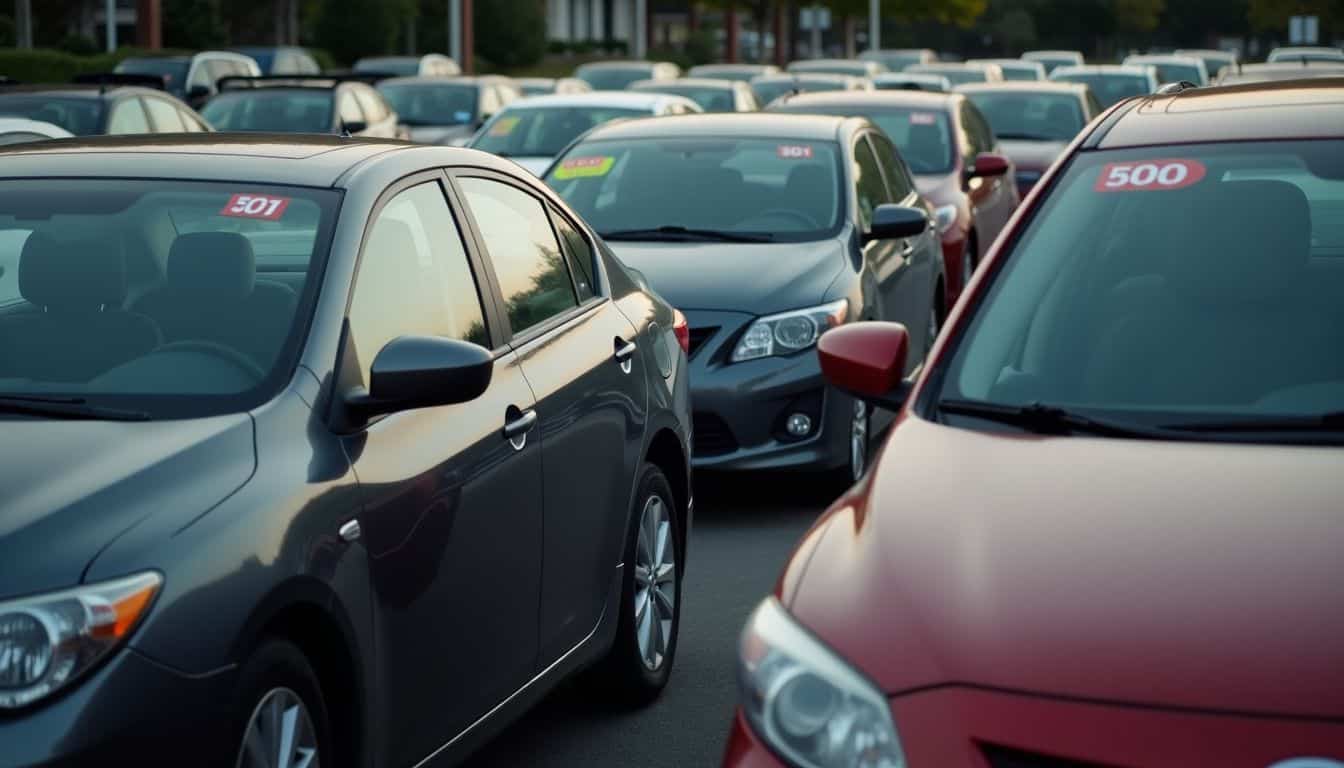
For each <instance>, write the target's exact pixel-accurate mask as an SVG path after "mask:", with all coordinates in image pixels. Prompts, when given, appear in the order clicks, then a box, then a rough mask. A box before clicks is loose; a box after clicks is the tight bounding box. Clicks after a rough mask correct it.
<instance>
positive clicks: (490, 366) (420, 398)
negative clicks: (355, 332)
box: [345, 336, 495, 418]
mask: <svg viewBox="0 0 1344 768" xmlns="http://www.w3.org/2000/svg"><path fill="white" fill-rule="evenodd" d="M494 371H495V359H494V357H493V356H492V355H491V354H490V351H489V350H487V349H485V348H484V347H481V346H478V345H476V344H472V343H470V342H466V341H458V340H456V339H445V338H442V337H439V336H400V337H398V338H395V339H393V340H392V341H389V342H388V343H387V345H386V346H384V347H383V348H382V349H381V350H380V351H379V352H378V355H377V356H376V357H374V359H373V366H372V367H371V370H370V376H369V379H370V381H369V390H368V392H365V391H364V390H362V389H360V390H356V391H355V392H352V393H351V394H350V395H348V396H347V397H346V398H345V402H346V406H347V407H349V408H350V409H351V411H352V412H353V413H354V414H355V415H357V416H358V417H360V418H368V417H370V416H376V415H378V414H382V413H394V412H397V411H408V410H411V409H413V408H430V407H433V406H437V405H452V404H454V403H465V402H468V401H470V400H475V399H476V398H478V397H480V396H481V394H483V393H484V392H485V390H486V389H487V388H488V387H489V386H490V377H491V376H492V375H493V374H494Z"/></svg>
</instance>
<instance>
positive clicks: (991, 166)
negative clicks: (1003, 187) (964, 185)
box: [971, 152, 1008, 177]
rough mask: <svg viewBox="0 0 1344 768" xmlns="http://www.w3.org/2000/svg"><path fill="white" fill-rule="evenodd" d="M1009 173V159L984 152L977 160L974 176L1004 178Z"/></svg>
mask: <svg viewBox="0 0 1344 768" xmlns="http://www.w3.org/2000/svg"><path fill="white" fill-rule="evenodd" d="M1007 172H1008V158H1006V157H1004V156H1003V155H995V154H991V153H989V152H982V153H981V154H979V155H977V156H976V158H975V169H974V171H973V172H972V174H971V175H972V176H979V177H986V176H1002V175H1004V174H1005V173H1007Z"/></svg>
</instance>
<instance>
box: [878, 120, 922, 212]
mask: <svg viewBox="0 0 1344 768" xmlns="http://www.w3.org/2000/svg"><path fill="white" fill-rule="evenodd" d="M868 140H869V141H871V142H872V143H873V149H874V150H876V152H877V160H878V162H880V163H881V164H882V170H883V171H885V172H886V174H887V186H888V187H889V188H890V189H891V196H892V198H893V199H895V200H904V199H905V198H907V197H909V196H910V193H911V192H914V191H915V182H914V180H913V179H911V178H910V174H909V173H908V172H907V170H906V167H905V162H904V161H902V160H901V158H900V156H899V155H897V154H896V148H895V147H893V146H892V145H891V142H890V141H887V139H886V137H883V136H879V135H877V134H869V135H868Z"/></svg>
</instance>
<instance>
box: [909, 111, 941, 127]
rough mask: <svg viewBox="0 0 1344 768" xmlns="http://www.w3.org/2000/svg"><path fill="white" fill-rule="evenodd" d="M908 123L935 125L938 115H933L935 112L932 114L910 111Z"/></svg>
mask: <svg viewBox="0 0 1344 768" xmlns="http://www.w3.org/2000/svg"><path fill="white" fill-rule="evenodd" d="M910 124H911V125H937V124H938V116H937V115H935V114H933V113H932V112H911V113H910Z"/></svg>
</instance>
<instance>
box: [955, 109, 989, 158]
mask: <svg viewBox="0 0 1344 768" xmlns="http://www.w3.org/2000/svg"><path fill="white" fill-rule="evenodd" d="M961 120H962V123H963V128H964V129H965V131H966V137H967V139H969V140H970V156H969V158H968V159H972V158H974V157H975V156H976V155H979V154H980V153H982V152H990V151H993V149H994V134H993V133H992V132H991V131H990V130H989V123H987V122H985V118H984V117H983V116H982V115H981V114H980V110H978V109H976V107H975V105H974V104H973V103H971V102H969V101H966V102H963V103H962V105H961Z"/></svg>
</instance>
